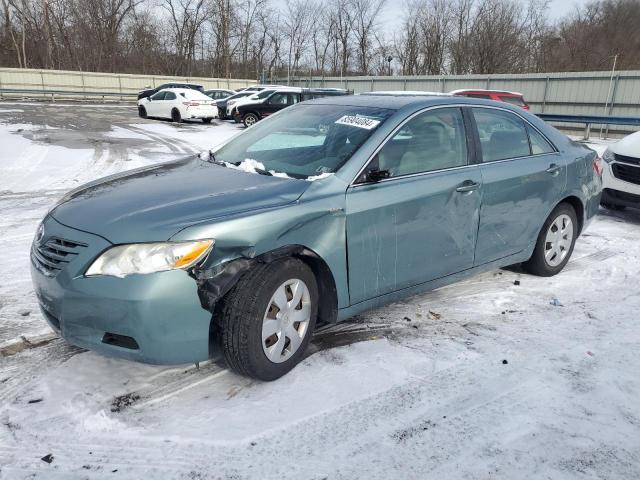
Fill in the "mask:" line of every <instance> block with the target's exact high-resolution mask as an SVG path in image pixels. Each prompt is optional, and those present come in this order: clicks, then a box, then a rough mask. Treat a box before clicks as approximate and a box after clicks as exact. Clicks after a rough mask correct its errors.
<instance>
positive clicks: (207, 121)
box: [202, 118, 213, 123]
mask: <svg viewBox="0 0 640 480" xmlns="http://www.w3.org/2000/svg"><path fill="white" fill-rule="evenodd" d="M211 120H213V118H203V119H202V123H211Z"/></svg>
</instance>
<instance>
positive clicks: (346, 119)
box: [335, 115, 380, 130]
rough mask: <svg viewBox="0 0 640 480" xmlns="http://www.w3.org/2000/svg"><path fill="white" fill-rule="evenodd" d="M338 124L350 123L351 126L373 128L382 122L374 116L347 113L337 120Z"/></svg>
mask: <svg viewBox="0 0 640 480" xmlns="http://www.w3.org/2000/svg"><path fill="white" fill-rule="evenodd" d="M335 123H337V124H338V125H349V126H350V127H358V128H364V129H366V130H372V129H374V128H376V127H377V126H378V125H379V124H380V120H374V119H373V118H368V117H361V116H359V115H345V116H343V117H341V118H339V119H338V120H336V121H335Z"/></svg>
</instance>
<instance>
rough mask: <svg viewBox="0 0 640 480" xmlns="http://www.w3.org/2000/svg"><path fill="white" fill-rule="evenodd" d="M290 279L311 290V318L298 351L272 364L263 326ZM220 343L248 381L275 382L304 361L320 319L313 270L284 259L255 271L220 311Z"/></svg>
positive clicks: (247, 276) (225, 298) (261, 265)
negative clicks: (271, 305)
mask: <svg viewBox="0 0 640 480" xmlns="http://www.w3.org/2000/svg"><path fill="white" fill-rule="evenodd" d="M289 279H300V280H302V281H303V282H304V283H305V284H306V285H307V288H308V290H309V297H310V300H311V316H310V321H309V325H308V327H307V330H306V334H305V337H304V338H303V339H302V342H301V344H300V346H299V347H298V350H296V351H295V352H293V354H291V356H290V357H289V358H288V359H287V360H285V361H283V362H281V363H275V362H272V361H271V360H269V359H268V358H267V356H266V354H265V352H264V350H263V345H262V322H263V318H264V315H265V312H266V310H267V308H268V307H269V303H270V300H271V297H272V295H273V294H274V292H275V291H276V290H277V289H278V288H279V286H280V285H282V284H283V283H284V282H286V281H287V280H289ZM216 313H217V315H218V318H217V319H216V323H217V325H218V328H219V329H220V332H219V337H218V338H219V341H220V344H221V346H222V350H223V353H224V356H225V359H226V361H227V364H228V365H229V367H230V368H231V369H232V370H233V371H235V372H237V373H239V374H241V375H246V376H248V377H252V378H257V379H259V380H265V381H271V380H276V379H277V378H280V377H281V376H283V375H284V374H286V373H287V372H289V371H290V370H291V369H292V368H293V367H295V366H296V364H298V362H300V360H302V358H303V357H304V353H305V350H306V349H307V346H308V345H309V341H310V339H311V335H312V334H313V330H314V328H315V324H316V318H317V316H318V286H317V283H316V279H315V276H314V274H313V272H312V271H311V269H310V268H309V267H308V266H307V265H306V264H305V263H303V262H302V261H300V260H298V259H295V258H283V259H279V260H275V261H274V262H272V263H268V264H258V265H257V266H256V267H254V268H253V269H251V270H250V271H249V272H247V273H246V274H245V275H243V276H242V278H241V279H240V280H239V281H238V283H237V284H236V285H235V286H234V287H233V289H232V290H231V291H230V292H229V293H228V294H227V295H226V296H225V297H224V299H223V301H222V304H221V308H219V309H217V312H216Z"/></svg>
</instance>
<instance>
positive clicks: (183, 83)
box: [158, 82, 202, 87]
mask: <svg viewBox="0 0 640 480" xmlns="http://www.w3.org/2000/svg"><path fill="white" fill-rule="evenodd" d="M162 85H193V86H194V87H202V85H200V84H199V83H191V82H167V83H163V84H162ZM162 85H158V87H161V86H162Z"/></svg>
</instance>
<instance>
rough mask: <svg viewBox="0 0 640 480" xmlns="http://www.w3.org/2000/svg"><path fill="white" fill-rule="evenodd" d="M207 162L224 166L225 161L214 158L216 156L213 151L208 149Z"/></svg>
mask: <svg viewBox="0 0 640 480" xmlns="http://www.w3.org/2000/svg"><path fill="white" fill-rule="evenodd" d="M207 161H208V162H209V163H215V164H216V165H222V166H223V167H226V165H225V163H224V162H223V161H222V160H216V156H215V155H214V154H213V151H211V150H209V160H207Z"/></svg>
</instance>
